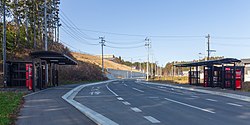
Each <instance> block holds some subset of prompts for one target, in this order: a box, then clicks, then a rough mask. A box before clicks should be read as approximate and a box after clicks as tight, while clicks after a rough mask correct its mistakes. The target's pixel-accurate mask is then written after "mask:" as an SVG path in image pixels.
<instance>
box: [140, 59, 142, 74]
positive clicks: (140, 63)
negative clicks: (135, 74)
mask: <svg viewBox="0 0 250 125" xmlns="http://www.w3.org/2000/svg"><path fill="white" fill-rule="evenodd" d="M139 61H140V62H139V63H140V67H139V68H140V72H142V70H141V59H139Z"/></svg>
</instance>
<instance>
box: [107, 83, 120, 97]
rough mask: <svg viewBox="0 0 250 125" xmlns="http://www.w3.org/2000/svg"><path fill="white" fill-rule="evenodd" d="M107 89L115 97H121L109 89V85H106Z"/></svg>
mask: <svg viewBox="0 0 250 125" xmlns="http://www.w3.org/2000/svg"><path fill="white" fill-rule="evenodd" d="M106 88H107V89H108V90H109V91H110V92H111V93H113V94H114V95H115V96H119V95H118V94H116V93H115V92H114V91H112V90H111V89H110V88H109V86H108V84H106Z"/></svg>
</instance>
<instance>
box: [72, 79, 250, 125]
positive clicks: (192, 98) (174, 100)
mask: <svg viewBox="0 0 250 125" xmlns="http://www.w3.org/2000/svg"><path fill="white" fill-rule="evenodd" d="M73 100H74V101H75V102H77V103H78V104H79V105H78V106H79V107H81V106H84V107H88V108H89V109H91V110H92V111H95V115H101V116H102V117H104V118H105V119H108V120H110V121H112V123H115V124H119V125H128V124H129V125H130V124H131V125H148V124H162V125H186V124H191V125H200V124H202V125H236V124H241V125H250V122H249V120H250V102H247V101H242V100H238V99H232V98H228V97H223V96H218V95H213V94H207V93H201V92H195V91H189V90H183V89H178V88H172V87H167V86H163V85H158V84H145V83H143V82H141V81H136V80H118V81H111V82H106V83H100V84H95V85H91V86H83V87H82V88H80V90H78V92H77V93H75V95H74V97H73ZM83 112H84V110H83ZM95 120H96V121H95V122H96V123H97V124H98V121H103V119H102V120H101V119H98V118H97V119H95Z"/></svg>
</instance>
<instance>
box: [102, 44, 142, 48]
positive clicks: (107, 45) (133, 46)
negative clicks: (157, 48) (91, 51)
mask: <svg viewBox="0 0 250 125" xmlns="http://www.w3.org/2000/svg"><path fill="white" fill-rule="evenodd" d="M106 47H109V48H113V49H135V48H141V47H144V45H140V46H130V47H119V46H109V45H106Z"/></svg>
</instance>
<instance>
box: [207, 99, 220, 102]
mask: <svg viewBox="0 0 250 125" xmlns="http://www.w3.org/2000/svg"><path fill="white" fill-rule="evenodd" d="M205 100H207V101H212V102H218V101H217V100H214V99H205Z"/></svg>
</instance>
